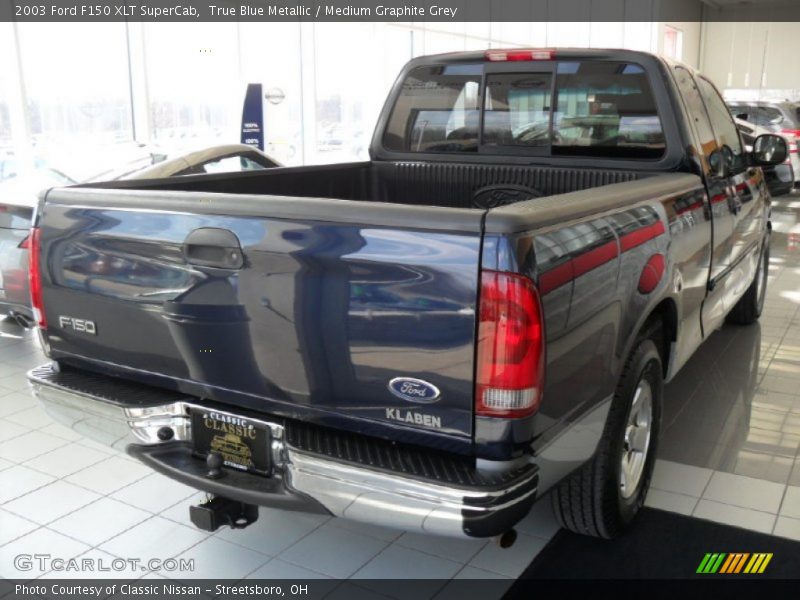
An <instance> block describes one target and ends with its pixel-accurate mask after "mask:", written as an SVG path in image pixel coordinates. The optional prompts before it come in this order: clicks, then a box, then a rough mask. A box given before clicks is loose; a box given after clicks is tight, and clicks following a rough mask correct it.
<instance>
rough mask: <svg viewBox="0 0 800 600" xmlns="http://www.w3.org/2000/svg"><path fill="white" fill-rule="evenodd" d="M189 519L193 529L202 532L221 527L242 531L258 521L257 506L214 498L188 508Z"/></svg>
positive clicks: (219, 497) (218, 497) (228, 499)
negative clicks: (193, 526)
mask: <svg viewBox="0 0 800 600" xmlns="http://www.w3.org/2000/svg"><path fill="white" fill-rule="evenodd" d="M189 518H190V519H191V520H192V523H194V525H195V527H197V528H198V529H202V530H203V531H216V530H217V529H219V528H220V527H222V526H223V525H228V526H229V527H231V528H233V529H244V528H245V527H247V526H248V525H250V524H251V523H255V522H256V521H257V520H258V506H255V505H253V504H245V503H244V502H239V501H237V500H231V499H230V498H223V497H222V496H214V497H212V498H210V499H208V500H206V501H205V502H203V503H202V504H198V505H197V506H191V507H189Z"/></svg>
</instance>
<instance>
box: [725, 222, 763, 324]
mask: <svg viewBox="0 0 800 600" xmlns="http://www.w3.org/2000/svg"><path fill="white" fill-rule="evenodd" d="M768 275H769V235H767V236H766V237H765V238H764V243H763V244H762V245H761V254H760V255H759V259H758V268H757V269H756V274H755V277H753V282H752V283H751V284H750V287H748V288H747V291H746V292H745V293H744V296H742V297H741V298H739V301H738V302H737V303H736V305H735V306H734V307H733V308H732V309H731V312H729V313H728V316H727V317H726V319H725V320H726V321H727V322H728V323H734V324H736V325H750V324H751V323H755V322H756V321H757V320H758V317H760V316H761V311H762V310H764V299H765V298H766V296H767V277H768Z"/></svg>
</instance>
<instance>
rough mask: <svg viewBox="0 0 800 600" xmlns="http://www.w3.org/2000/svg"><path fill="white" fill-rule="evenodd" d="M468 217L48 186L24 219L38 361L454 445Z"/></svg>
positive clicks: (474, 236) (469, 272)
mask: <svg viewBox="0 0 800 600" xmlns="http://www.w3.org/2000/svg"><path fill="white" fill-rule="evenodd" d="M482 218H483V212H482V211H478V210H469V209H464V210H461V209H446V208H425V207H414V206H400V205H393V204H380V203H365V202H352V201H340V200H326V199H304V198H287V197H278V196H249V195H228V194H206V193H190V192H165V191H131V190H103V189H85V188H69V189H59V190H53V191H51V192H50V193H49V195H48V196H47V198H46V202H45V204H44V207H43V209H42V213H41V215H40V217H39V220H38V226H39V228H40V239H41V261H40V262H41V265H42V266H41V270H42V286H43V305H44V314H45V317H46V320H47V324H48V326H47V330H46V337H47V339H48V341H49V344H50V347H51V352H52V356H53V358H56V359H59V360H62V361H64V362H66V363H71V364H73V365H76V366H80V367H84V368H90V369H95V370H99V371H102V372H106V373H111V374H117V375H123V376H125V377H128V378H130V379H134V380H139V381H142V382H144V383H149V384H151V385H157V386H161V387H165V388H171V389H178V390H180V391H182V392H184V393H189V394H193V395H195V396H198V397H200V398H204V399H208V400H211V401H215V402H219V403H223V404H225V405H229V406H232V407H240V408H242V409H246V410H248V411H257V412H265V413H269V414H273V415H278V416H284V417H287V418H294V419H301V420H304V421H311V422H317V423H320V424H328V425H332V426H337V427H342V428H347V429H351V430H355V431H359V432H363V433H370V434H373V435H383V436H386V437H392V438H393V439H397V440H405V441H410V442H417V443H425V444H430V445H434V446H441V447H447V448H449V449H452V450H459V449H460V450H461V451H466V449H468V447H469V443H470V440H471V434H472V421H473V416H472V412H473V408H472V407H473V360H474V338H475V304H476V300H477V298H476V296H477V290H478V275H479V262H480V251H481V247H480V246H481V222H482ZM398 378H399V380H398ZM414 380H421V382H414ZM404 390H405V393H404ZM437 391H438V392H439V394H438V395H437V393H436V392H437Z"/></svg>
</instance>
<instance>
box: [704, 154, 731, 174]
mask: <svg viewBox="0 0 800 600" xmlns="http://www.w3.org/2000/svg"><path fill="white" fill-rule="evenodd" d="M708 166H709V167H711V174H712V175H715V176H717V177H725V175H726V172H727V169H726V168H725V157H723V156H722V152H720V151H719V150H714V151H712V152H711V154H710V155H709V156H708Z"/></svg>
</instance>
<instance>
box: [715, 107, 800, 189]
mask: <svg viewBox="0 0 800 600" xmlns="http://www.w3.org/2000/svg"><path fill="white" fill-rule="evenodd" d="M727 104H728V108H730V111H731V113H732V114H733V116H734V117H736V118H737V119H740V120H742V121H747V122H748V123H750V124H752V125H756V126H758V127H762V128H763V129H764V130H765V133H780V134H782V135H783V136H784V137H785V138H786V139H787V141H788V142H789V158H790V160H791V163H792V169H793V170H794V177H795V185H796V186H797V185H800V154H798V143H800V102H792V101H789V100H783V101H770V100H758V101H740V100H728V101H727Z"/></svg>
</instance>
